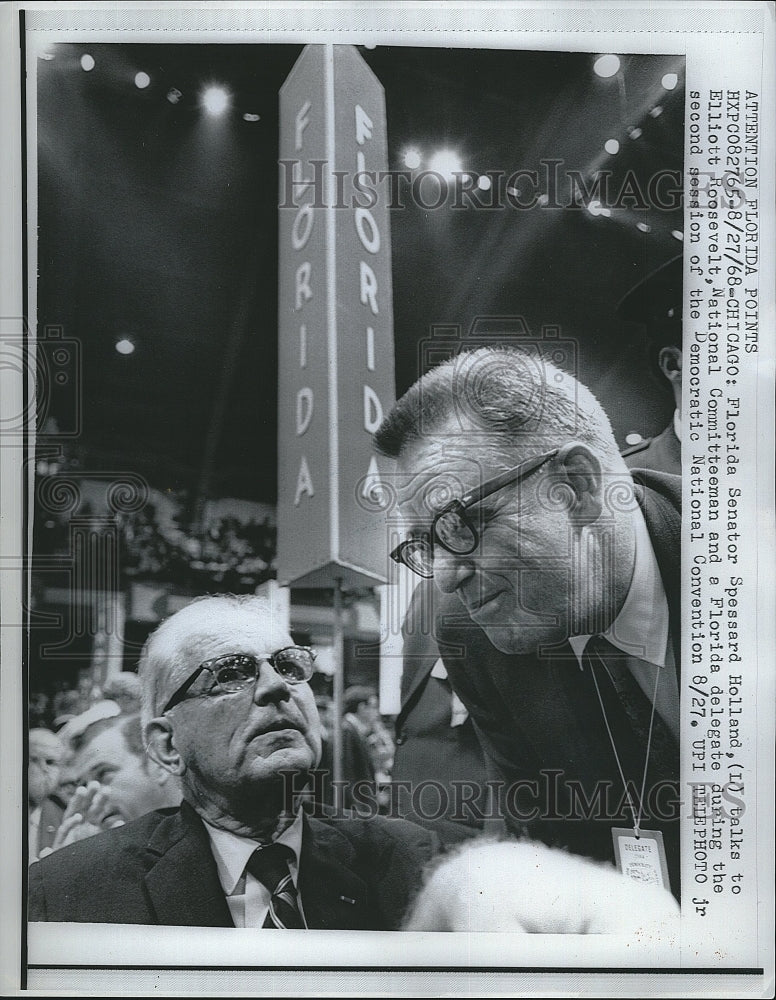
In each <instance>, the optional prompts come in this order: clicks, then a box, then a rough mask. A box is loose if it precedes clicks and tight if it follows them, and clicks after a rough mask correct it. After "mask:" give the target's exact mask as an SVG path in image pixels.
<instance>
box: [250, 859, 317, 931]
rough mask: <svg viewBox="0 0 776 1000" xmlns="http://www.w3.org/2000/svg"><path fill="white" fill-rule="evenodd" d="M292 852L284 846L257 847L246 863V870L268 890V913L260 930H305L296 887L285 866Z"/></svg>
mask: <svg viewBox="0 0 776 1000" xmlns="http://www.w3.org/2000/svg"><path fill="white" fill-rule="evenodd" d="M293 856H294V852H293V851H292V850H291V848H290V847H286V846H285V845H283V844H267V845H266V847H257V848H256V850H255V851H254V852H253V854H252V855H251V856H250V858H249V859H248V863H247V865H246V866H245V870H246V871H248V872H250V873H251V875H253V877H254V878H256V879H258V880H259V881H260V882H261V883H262V884H263V885H265V886H266V887H267V889H269V892H270V901H269V910H268V911H267V916H266V918H265V920H264V923H263V925H262V926H263V927H266V928H281V929H284V930H285V929H289V930H293V929H296V928H304V926H305V925H304V921H303V920H302V915H301V913H300V912H299V904H298V902H297V894H296V887H295V885H294V880H293V879H292V878H291V872H290V871H289V868H288V862H289V860H290V859H291V858H293Z"/></svg>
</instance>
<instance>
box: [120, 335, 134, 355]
mask: <svg viewBox="0 0 776 1000" xmlns="http://www.w3.org/2000/svg"><path fill="white" fill-rule="evenodd" d="M116 350H117V351H118V352H119V354H133V353H134V350H135V345H134V342H133V341H131V340H130V339H129V337H122V338H121V339H120V340H117V341H116Z"/></svg>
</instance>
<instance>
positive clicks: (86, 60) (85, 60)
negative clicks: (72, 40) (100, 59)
mask: <svg viewBox="0 0 776 1000" xmlns="http://www.w3.org/2000/svg"><path fill="white" fill-rule="evenodd" d="M81 69H83V70H85V71H86V72H87V73H89V72H90V71H91V70H93V69H94V56H90V55H89V53H88V52H85V53H84V54H83V55H82V56H81Z"/></svg>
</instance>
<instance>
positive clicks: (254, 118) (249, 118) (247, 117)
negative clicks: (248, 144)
mask: <svg viewBox="0 0 776 1000" xmlns="http://www.w3.org/2000/svg"><path fill="white" fill-rule="evenodd" d="M243 121H244V122H259V121H261V115H255V114H253V112H252V111H246V112H245V114H244V115H243Z"/></svg>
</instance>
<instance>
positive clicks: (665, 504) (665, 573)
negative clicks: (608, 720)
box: [437, 470, 681, 890]
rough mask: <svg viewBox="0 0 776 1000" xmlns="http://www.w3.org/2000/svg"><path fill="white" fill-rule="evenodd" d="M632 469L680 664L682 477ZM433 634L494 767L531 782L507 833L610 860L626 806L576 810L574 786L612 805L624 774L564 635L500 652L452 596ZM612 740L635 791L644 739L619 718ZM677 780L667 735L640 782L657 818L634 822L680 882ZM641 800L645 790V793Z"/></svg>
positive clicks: (508, 777)
mask: <svg viewBox="0 0 776 1000" xmlns="http://www.w3.org/2000/svg"><path fill="white" fill-rule="evenodd" d="M631 474H632V475H633V478H634V481H635V483H636V487H635V489H636V495H637V499H638V501H639V503H640V506H641V508H642V510H643V512H644V515H645V520H646V523H647V529H648V531H649V534H650V538H651V540H652V544H653V547H654V549H655V555H656V558H657V562H658V565H659V567H660V573H661V576H662V580H663V585H664V587H665V591H666V597H667V599H668V606H669V614H670V627H671V634H672V639H673V643H674V653H675V661H676V668H677V674H678V673H679V666H680V633H681V622H680V614H679V610H680V609H679V597H680V580H679V555H680V532H681V517H680V513H679V510H680V500H681V480H680V478H679V477H678V476H670V475H662V474H660V473H656V472H650V471H647V470H631ZM437 636H438V639H439V641H440V644H441V648H442V650H443V659H444V662H445V665H446V667H447V670H448V673H449V675H450V679H451V681H452V683H453V687H454V688H455V689H456V691H457V693H458V695H459V697H460V698H461V700H462V701H463V702H464V704H465V705H466V707H467V708H468V709H469V712H470V713H471V715H472V718H473V719H474V722H475V725H476V728H477V731H478V734H479V736H480V741H481V743H482V745H483V748H484V749H485V752H486V757H487V759H488V764H489V767H490V770H491V772H492V776H493V777H494V778H497V779H500V780H502V781H503V782H505V785H506V786H507V787H508V786H514V784H515V783H516V782H521V781H522V782H524V783H525V782H531V781H536V782H537V783H538V790H537V792H536V794H534V788H533V787H532V786H529V785H526V784H524V785H523V786H522V787H521V788H520V789H519V792H516V793H515V795H516V797H515V798H514V799H513V800H511V801H510V800H507V801H506V802H505V803H504V807H503V809H502V813H503V816H504V819H505V820H506V822H507V825H508V827H509V828H510V829H511V830H512V831H513V832H514V833H517V834H525V833H528V834H529V835H531V836H534V837H537V838H539V839H541V840H544V841H545V842H546V843H549V844H552V845H556V846H564V847H568V848H570V849H571V850H573V851H575V852H576V853H579V854H584V855H587V856H591V857H596V858H601V859H608V860H613V857H614V854H613V847H612V835H611V829H612V827H613V826H630V825H631V820H630V815H629V813H628V812H627V811H624V812H623V813H622V815H621V817H620V818H619V819H616V820H615V819H613V818H611V817H609V818H607V809H606V808H604V809H603V815H602V816H601V817H600V818H598V814H599V810H598V809H597V808H593V809H592V810H591V811H590V818H587V819H586V818H585V815H584V808H582V809H581V810H580V796H581V795H584V796H585V798H586V799H587V801H588V802H591V801H592V802H595V794H596V791H597V790H600V789H601V788H603V787H605V786H606V784H607V783H608V786H609V788H610V789H611V792H610V799H611V801H612V803H613V804H619V802H620V800H621V799H622V797H623V784H622V780H621V778H620V775H619V772H618V769H617V766H616V761H615V759H614V756H613V754H612V749H611V743H610V741H609V737H608V734H607V732H606V729H605V726H604V725H603V721H602V717H601V709H600V705H599V704H598V702H597V699H596V695H595V690H594V688H593V686H592V683H591V680H590V678H589V677H588V676H587V672H585V671H582V670H580V669H579V665H578V662H577V660H576V658H575V657H574V654H573V652H572V651H571V647H570V646H568V644H565V645H564V646H563V647H559V648H557V649H554V650H547V651H543V652H542V655H541V656H538V655H534V656H514V655H508V654H505V653H502V652H500V651H498V650H497V649H496V648H495V647H494V646H493V645H492V644H491V643H490V642H489V641H488V639H487V637H486V636H485V634H484V633H483V632H482V630H481V629H480V628H479V627H477V626H475V625H474V624H473V623H472V622H471V621H468V623H467V622H466V621H465V616H464V617H463V618H462V608H461V603H460V601H459V600H458V598H457V597H456V596H455V595H452V599H451V600H448V602H447V605H446V608H445V609H442V610H441V611H440V615H439V617H438V620H437ZM623 731H624V732H625V737H624V738H623V737H622V732H623ZM617 749H618V752H619V754H620V756H621V758H622V760H623V762H624V765H625V773H626V777H628V778H629V779H632V780H633V781H634V782H635V784H636V788H637V789H638V790H639V791H640V788H641V781H642V776H643V769H644V761H645V757H646V746H645V745H644V742H643V741H642V740H641V739H637V738H636V736H635V734H634V733H633V731H632V730H629V729H628V728H627V721H625V720H623V725H622V726H621V727H620V739H618V740H617ZM653 749H654V748H653ZM678 780H679V748H678V744H677V742H676V740H673V739H671V740H670V741H669V745H668V746H666V745H664V746H663V747H662V753H661V754H657V753H652V754H651V755H650V771H649V775H648V781H647V788H648V790H649V789H662V790H660V791H655V792H654V793H653V794H654V796H655V797H654V800H653V802H652V804H653V805H654V806H656V807H657V808H656V809H655V810H654V811H655V812H659V813H662V814H664V815H665V817H666V818H665V820H662V819H661V817H660V816H657V817H655V816H653V815H652V814H651V813H649V812H648V816H647V818H646V819H645V821H644V822H643V824H642V825H643V826H644V827H646V828H652V829H658V830H660V831H661V832H662V833H663V836H664V838H665V841H666V850H667V854H668V861H669V875H670V880H671V885H672V888H673V889H675V890H676V888H677V887H678V884H679V815H680V813H681V809H680V807H679V805H678ZM661 782H662V783H664V784H661ZM645 798H647V799H648V800H649V796H645ZM537 805H538V808H539V810H540V814H539V816H534V815H532V814H531V810H532V809H533V807H534V806H537ZM569 817H576V818H569Z"/></svg>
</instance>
